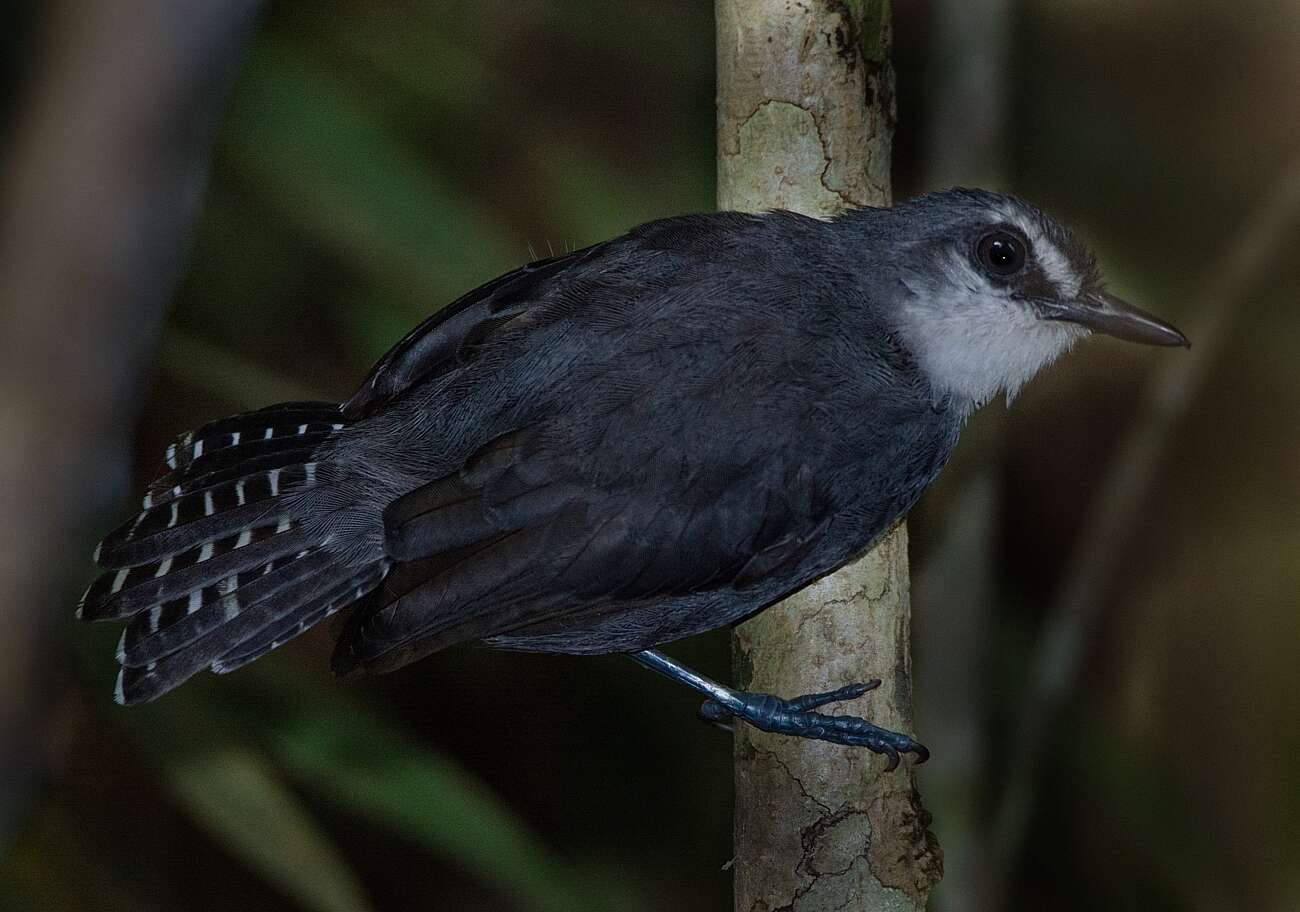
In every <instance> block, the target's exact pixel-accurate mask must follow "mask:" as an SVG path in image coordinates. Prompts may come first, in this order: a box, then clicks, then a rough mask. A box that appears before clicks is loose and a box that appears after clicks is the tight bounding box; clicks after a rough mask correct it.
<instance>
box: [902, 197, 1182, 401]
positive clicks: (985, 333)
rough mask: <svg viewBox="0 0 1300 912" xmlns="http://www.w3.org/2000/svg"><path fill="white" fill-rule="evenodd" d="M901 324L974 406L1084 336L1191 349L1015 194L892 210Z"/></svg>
mask: <svg viewBox="0 0 1300 912" xmlns="http://www.w3.org/2000/svg"><path fill="white" fill-rule="evenodd" d="M893 212H894V213H895V216H896V218H897V219H899V220H900V221H899V222H898V223H896V224H895V225H894V226H893V231H892V233H893V235H894V237H900V236H901V237H904V238H907V242H906V245H905V250H904V252H903V253H902V255H901V256H899V257H898V259H897V260H896V262H895V263H894V264H893V265H894V266H896V267H897V271H896V272H895V275H897V277H898V281H899V283H901V286H902V289H901V290H902V299H901V301H899V302H898V306H897V308H896V309H895V310H893V317H894V319H895V320H896V321H897V328H898V332H899V333H900V335H901V336H902V338H903V340H904V342H905V343H906V344H907V346H908V348H909V349H910V350H911V351H912V352H913V354H914V355H915V356H916V358H917V359H918V361H919V363H920V365H921V367H922V369H923V370H924V371H925V373H926V375H927V376H928V378H929V380H930V383H931V385H932V386H933V387H934V388H935V389H936V391H938V392H940V393H943V394H947V395H950V396H952V397H953V398H954V399H955V400H956V401H958V402H961V403H963V404H964V405H965V406H966V407H967V408H974V407H976V406H978V405H981V404H983V403H984V402H987V401H988V400H989V399H991V398H992V397H993V396H995V395H997V393H998V392H999V391H1002V392H1005V393H1006V395H1007V397H1008V399H1010V398H1011V397H1012V396H1014V395H1015V394H1016V392H1017V391H1018V390H1019V389H1020V387H1021V386H1022V385H1023V384H1024V383H1025V382H1026V381H1027V380H1029V378H1030V377H1032V376H1033V375H1034V374H1035V373H1037V372H1038V370H1039V369H1040V368H1042V367H1044V366H1046V365H1047V364H1050V363H1051V362H1052V361H1054V360H1055V359H1056V358H1057V357H1058V356H1059V355H1061V354H1062V353H1063V352H1065V351H1066V350H1067V349H1069V348H1070V346H1071V345H1073V344H1074V342H1076V341H1077V340H1079V339H1080V338H1082V337H1084V336H1086V335H1088V334H1089V333H1093V332H1099V333H1105V334H1106V335H1110V336H1114V337H1116V338H1119V339H1124V340H1127V341H1130V342H1141V343H1143V344H1146V345H1187V344H1188V343H1187V338H1186V337H1185V336H1184V335H1183V334H1182V333H1181V332H1179V331H1178V330H1177V329H1175V328H1174V327H1173V326H1171V325H1170V324H1168V323H1166V322H1164V321H1163V320H1160V319H1158V318H1156V317H1154V316H1152V315H1150V314H1148V313H1144V312H1143V311H1141V310H1139V309H1138V308H1136V307H1134V306H1133V305H1131V304H1128V303H1126V302H1124V301H1122V300H1120V299H1119V298H1117V297H1115V296H1114V295H1112V294H1109V293H1108V292H1107V291H1106V290H1105V289H1104V288H1103V286H1102V282H1101V277H1100V274H1099V273H1098V270H1097V264H1096V260H1095V259H1094V258H1093V256H1092V254H1091V253H1090V252H1089V251H1088V249H1087V248H1086V247H1084V246H1083V244H1082V243H1080V242H1079V241H1078V239H1076V238H1075V236H1074V235H1073V234H1072V233H1071V232H1070V231H1069V230H1068V229H1066V228H1065V227H1064V226H1062V225H1060V224H1058V223H1057V222H1055V221H1054V220H1052V219H1051V218H1049V217H1048V216H1046V215H1045V214H1043V213H1042V212H1041V211H1039V210H1038V209H1037V208H1035V207H1034V206H1031V205H1029V204H1028V203H1026V202H1024V201H1023V200H1020V199H1016V198H1015V197H1010V196H1003V195H1000V194H996V193H989V192H986V191H981V190H945V191H942V192H939V193H931V194H928V195H926V196H922V197H918V198H917V199H914V200H911V201H909V202H907V203H904V204H901V205H900V206H897V207H895V209H894V210H893Z"/></svg>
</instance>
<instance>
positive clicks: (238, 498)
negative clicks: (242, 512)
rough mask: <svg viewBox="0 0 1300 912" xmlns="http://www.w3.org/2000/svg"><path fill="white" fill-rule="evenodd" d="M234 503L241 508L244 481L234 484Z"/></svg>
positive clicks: (240, 480)
mask: <svg viewBox="0 0 1300 912" xmlns="http://www.w3.org/2000/svg"><path fill="white" fill-rule="evenodd" d="M235 502H236V503H238V504H239V505H240V506H241V507H242V506H243V505H244V479H242V478H241V479H239V481H237V482H235Z"/></svg>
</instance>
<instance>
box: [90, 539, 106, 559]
mask: <svg viewBox="0 0 1300 912" xmlns="http://www.w3.org/2000/svg"><path fill="white" fill-rule="evenodd" d="M103 547H104V543H103V542H100V543H99V544H97V545H95V553H94V554H92V555H90V559H91V560H92V561H94V562H95V563H99V552H100V551H101V550H103Z"/></svg>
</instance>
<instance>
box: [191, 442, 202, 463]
mask: <svg viewBox="0 0 1300 912" xmlns="http://www.w3.org/2000/svg"><path fill="white" fill-rule="evenodd" d="M202 455H203V441H202V440H196V441H194V456H193V458H194V459H198V458H199V457H200V456H202Z"/></svg>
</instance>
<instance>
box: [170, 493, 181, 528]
mask: <svg viewBox="0 0 1300 912" xmlns="http://www.w3.org/2000/svg"><path fill="white" fill-rule="evenodd" d="M180 516H181V504H180V501H179V500H173V501H172V515H171V517H170V518H169V519H168V520H167V528H168V529H170V528H172V527H173V526H175V525H176V520H178V519H180Z"/></svg>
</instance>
